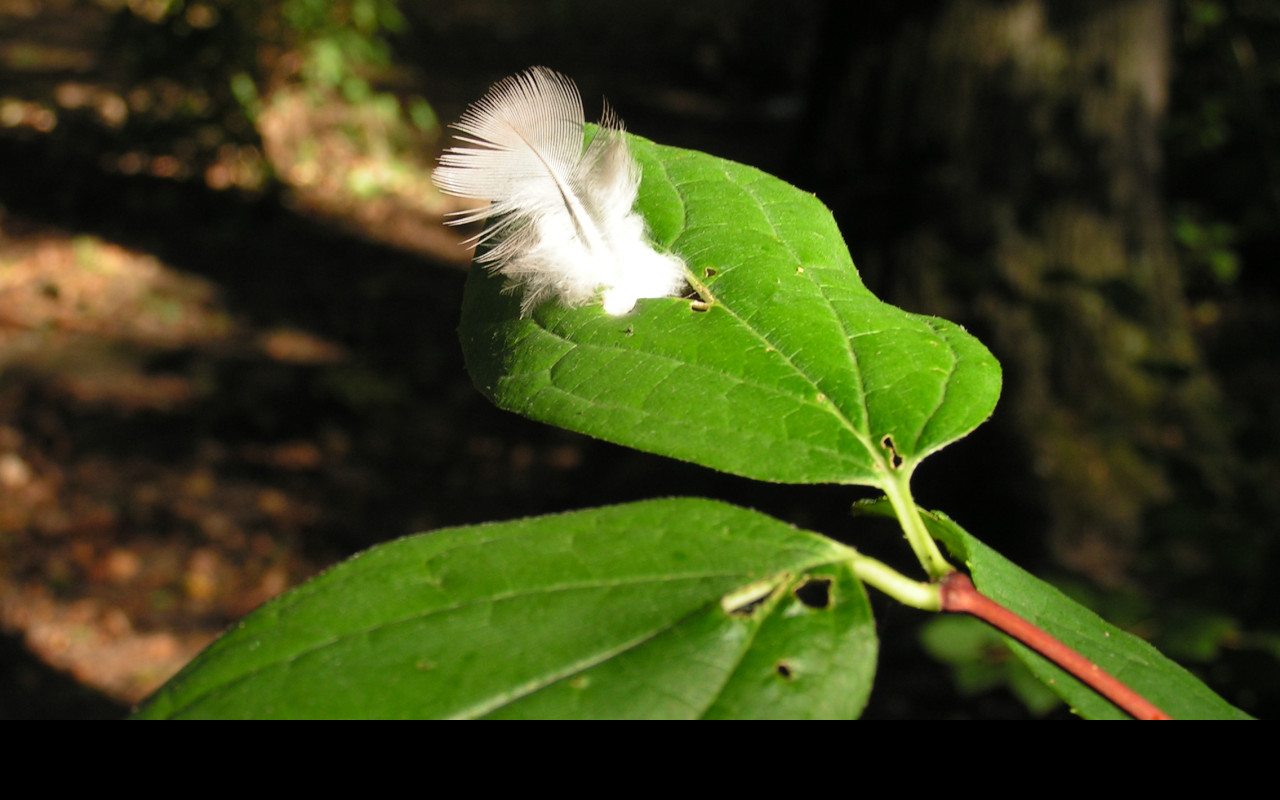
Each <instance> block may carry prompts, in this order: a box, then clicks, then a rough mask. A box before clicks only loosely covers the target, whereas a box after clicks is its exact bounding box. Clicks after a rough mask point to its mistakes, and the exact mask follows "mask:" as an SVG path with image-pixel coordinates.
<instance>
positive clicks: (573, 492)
mask: <svg viewBox="0 0 1280 800" xmlns="http://www.w3.org/2000/svg"><path fill="white" fill-rule="evenodd" d="M534 64H543V65H546V66H550V67H553V68H555V69H558V70H560V71H562V72H565V73H566V74H568V75H570V76H571V77H573V78H574V79H575V80H576V81H577V82H578V84H579V86H580V88H581V89H582V91H583V95H584V99H585V100H586V105H587V109H588V116H589V117H590V116H592V115H593V114H596V113H597V112H598V111H599V108H600V98H601V97H602V96H603V95H606V94H607V96H608V99H609V101H610V103H611V104H612V105H613V106H614V107H615V108H616V109H617V110H618V111H619V113H620V114H621V116H622V117H623V119H625V120H626V122H627V125H628V128H629V129H630V130H631V131H634V132H636V133H638V134H640V135H643V136H646V137H648V138H651V139H654V140H656V141H660V142H662V143H664V144H671V145H677V146H682V147H689V148H694V149H699V150H705V151H707V152H710V153H712V154H715V155H719V156H722V157H726V158H731V159H734V160H738V161H742V162H745V163H749V164H752V165H755V166H758V167H760V168H762V169H764V170H766V171H768V172H772V173H774V174H777V175H779V176H780V177H782V178H784V179H786V180H789V181H791V182H792V183H795V184H796V185H798V186H800V187H802V188H804V189H806V190H808V191H811V192H814V193H816V194H817V195H818V197H819V198H821V199H822V200H823V201H824V202H826V203H827V204H828V205H829V206H831V207H832V209H833V210H834V211H835V213H836V216H837V219H838V220H839V222H840V225H841V228H842V230H843V231H844V233H845V236H846V239H847V241H848V242H849V245H850V248H851V250H852V252H853V255H854V260H855V262H856V263H857V264H858V265H859V268H860V269H861V270H862V272H863V275H864V277H865V279H866V280H867V282H868V285H869V286H870V287H871V288H872V290H873V291H875V292H876V293H877V294H879V295H880V296H881V297H883V298H885V299H887V300H889V301H890V302H893V303H895V304H897V305H900V306H903V307H905V308H907V309H908V310H911V311H919V312H925V313H934V314H938V315H941V316H945V317H948V318H950V319H953V320H956V321H958V322H961V323H963V324H965V325H966V326H967V327H969V329H970V330H971V331H973V332H974V333H975V334H976V335H978V337H979V338H981V339H982V340H983V341H984V342H986V343H987V344H988V345H989V346H990V347H991V348H992V350H993V351H994V352H995V353H996V355H997V356H998V357H999V358H1000V360H1001V361H1002V363H1003V364H1004V366H1005V373H1006V385H1005V393H1004V396H1003V398H1002V400H1001V403H1000V405H999V407H998V408H997V410H996V415H995V417H994V418H993V420H992V421H991V422H989V423H988V424H987V425H985V426H983V428H981V429H980V430H979V431H978V432H977V433H976V434H974V435H973V436H971V437H970V438H968V439H966V440H964V441H962V442H960V443H958V444H956V445H953V446H952V447H950V448H948V449H947V450H945V451H943V452H942V453H940V454H938V455H936V456H934V457H933V458H932V459H930V461H929V462H928V463H927V464H926V465H925V466H924V467H923V468H922V469H921V470H920V472H919V473H918V474H917V477H916V481H915V491H916V494H917V498H918V499H919V501H920V502H921V503H922V504H923V505H925V506H926V507H932V508H938V509H941V510H944V511H946V512H947V513H948V514H950V515H951V516H953V517H955V518H956V519H957V520H959V521H960V522H961V523H962V524H963V525H965V526H966V527H967V528H968V529H969V530H970V531H972V532H973V533H975V534H976V535H978V536H979V537H980V538H982V539H983V540H985V541H986V542H987V543H989V544H991V545H992V546H994V547H996V548H997V549H999V550H1001V551H1002V552H1004V553H1005V554H1006V555H1008V556H1009V557H1011V558H1013V559H1015V560H1016V561H1018V562H1019V563H1021V564H1022V565H1023V566H1024V567H1027V568H1028V569H1030V570H1031V571H1032V572H1035V573H1036V574H1038V575H1040V576H1042V577H1046V578H1048V579H1050V580H1053V581H1054V582H1055V583H1057V584H1058V585H1059V586H1061V587H1062V588H1063V589H1064V590H1066V591H1068V592H1069V593H1070V594H1072V595H1073V596H1075V597H1077V599H1080V600H1081V601H1082V602H1085V603H1086V604H1089V605H1091V606H1092V607H1094V608H1095V609H1096V610H1098V611H1099V612H1100V613H1102V614H1103V615H1104V616H1106V617H1108V618H1109V619H1111V620H1112V621H1114V622H1116V623H1117V624H1120V625H1122V626H1124V627H1127V628H1129V629H1131V630H1133V631H1135V632H1137V633H1139V634H1141V635H1143V636H1145V637H1147V638H1148V639H1150V640H1152V641H1153V642H1154V643H1156V644H1157V645H1158V646H1159V647H1160V648H1162V649H1163V650H1164V651H1165V652H1166V653H1167V654H1169V655H1170V656H1172V657H1174V658H1175V659H1178V660H1179V661H1181V662H1182V663H1183V664H1185V665H1186V666H1187V667H1188V668H1190V669H1192V670H1193V671H1195V672H1197V673H1198V674H1199V675H1200V676H1201V677H1203V678H1204V679H1205V680H1206V681H1207V682H1208V683H1209V684H1210V685H1211V686H1212V687H1213V688H1215V689H1216V690H1217V691H1219V692H1220V693H1222V694H1223V695H1224V697H1226V698H1227V699H1228V700H1229V701H1230V702H1232V703H1235V704H1237V705H1239V706H1240V707H1242V708H1244V709H1245V710H1247V711H1250V712H1251V713H1254V714H1257V715H1261V716H1272V715H1274V714H1275V713H1276V712H1277V710H1278V704H1280V669H1277V666H1278V661H1277V660H1278V659H1280V603H1278V602H1277V598H1276V595H1273V594H1268V592H1267V590H1266V585H1267V584H1266V581H1267V579H1268V577H1267V576H1268V575H1271V574H1275V572H1276V570H1277V568H1278V567H1280V547H1278V544H1280V541H1278V539H1277V524H1276V522H1275V520H1276V519H1277V518H1278V515H1280V491H1278V487H1280V449H1278V448H1277V444H1278V443H1280V401H1278V400H1277V398H1278V397H1280V372H1278V371H1277V363H1278V359H1277V352H1276V346H1275V342H1276V341H1277V334H1280V281H1278V279H1277V277H1276V275H1277V273H1276V272H1274V271H1273V270H1274V269H1275V268H1274V265H1272V264H1271V258H1272V257H1273V254H1274V253H1276V252H1277V250H1278V248H1277V245H1278V244H1280V242H1278V241H1277V240H1278V239H1280V136H1278V135H1277V134H1278V133H1280V0H1234V1H1229V0H1107V1H1105V2H1104V1H1103V0H938V1H937V2H931V3H913V4H902V3H893V2H889V1H888V0H874V1H873V2H864V3H848V2H844V0H804V1H801V0H797V2H790V3H776V2H763V0H703V2H697V3H689V2H674V1H673V0H633V1H632V2H627V3H604V2H599V0H559V1H558V2H546V0H435V1H434V2H412V1H411V0H401V1H400V2H396V0H338V1H337V2H322V1H321V0H269V1H268V2H257V1H254V2H250V0H201V1H200V2H192V1H190V0H0V718H32V717H108V718H109V717H120V716H123V715H125V714H126V713H127V712H128V709H129V707H130V706H131V704H133V703H136V702H137V701H139V700H140V699H142V698H143V697H145V696H146V694H147V693H148V692H150V691H151V690H153V689H154V688H155V687H156V686H158V685H159V683H161V682H163V680H164V679H165V678H167V677H168V676H169V675H170V674H172V672H174V671H175V670H176V669H178V668H179V667H180V666H181V665H182V664H183V663H185V662H186V660H188V659H189V658H190V657H191V656H193V655H194V654H195V653H196V652H197V651H198V650H199V649H200V648H201V647H203V646H204V645H205V644H207V643H208V642H209V641H210V640H211V639H212V638H213V637H214V636H216V635H217V634H218V633H219V632H220V631H221V630H223V629H224V628H225V627H226V626H227V625H229V624H231V623H232V622H233V621H234V620H235V619H237V618H238V617H240V616H242V615H243V614H245V613H247V612H248V611H250V610H251V609H253V608H254V607H255V606H257V605H259V604H260V603H262V602H263V601H265V600H267V599H269V598H270V597H272V596H274V595H276V594H278V593H279V592H281V591H283V590H285V589H287V588H289V587H291V586H293V585H295V584H297V583H298V582H300V581H302V580H305V579H306V578H307V577H309V576H310V575H313V574H314V573H316V572H317V571H319V570H321V569H323V568H324V567H325V566H327V565H329V564H331V563H334V562H335V561H336V560H339V559H341V558H343V557H345V556H346V555H349V554H351V553H353V552H355V551H357V550H360V549H363V548H365V547H368V546H370V545H372V544H375V543H377V542H379V541H384V540H387V539H390V538H394V537H398V536H401V535H405V534H408V533H411V532H415V531H421V530H427V529H430V528H434V527H440V526H444V525H453V524H465V523H476V522H482V521H487V520H492V519H506V518H512V517H517V516H525V515H530V514H538V513H544V512H555V511H563V510H569V509H575V508H584V507H590V506H595V505H601V504H606V503H614V502H621V501H626V500H633V499H641V498H646V497H653V496H661V495H677V494H694V495H704V496H710V497H718V498H721V499H725V500H729V501H734V502H739V503H742V504H744V505H749V506H752V507H755V508H759V509H761V510H764V511H767V512H769V513H772V514H775V515H777V516H779V517H781V518H783V519H786V520H788V521H790V522H793V523H795V524H798V525H802V526H805V527H809V528H811V529H814V530H818V531H822V532H824V533H827V534H829V535H832V536H836V537H838V538H842V539H845V540H847V541H850V542H853V543H856V544H857V546H858V547H860V548H862V549H864V550H866V551H868V552H869V553H871V554H873V555H876V556H877V557H881V558H884V559H886V560H888V561H890V562H891V563H894V564H896V565H898V566H900V567H902V568H904V569H909V568H910V567H911V565H910V563H909V562H910V557H909V555H907V552H906V548H905V546H904V545H903V544H902V542H901V538H900V536H899V535H898V534H897V533H896V532H895V531H893V530H892V529H891V528H888V527H876V526H873V525H871V524H869V523H867V522H865V521H862V520H854V519H852V518H851V517H850V516H849V513H848V509H849V504H850V503H851V502H852V501H853V500H854V499H856V498H857V497H860V496H865V492H861V491H860V490H857V489H852V490H851V489H849V488H847V487H804V486H798V487H797V486H775V485H765V486H761V485H759V484H754V483H751V482H749V481H745V480H741V479H737V478H732V477H729V476H724V475H718V474H715V473H711V472H709V471H707V470H703V469H701V468H697V467H693V466H689V465H683V464H674V463H672V462H669V461H665V460H663V459H660V458H657V457H651V456H647V455H643V454H638V453H633V452H629V451H626V450H623V449H621V448H617V447H613V446H611V445H607V444H603V443H601V442H597V441H593V440H589V439H585V438H583V437H581V436H577V435H574V434H570V433H567V432H563V431H559V430H554V429H550V428H547V427H545V426H541V425H537V424H535V423H531V422H527V421H525V420H523V419H520V418H517V417H514V416H512V415H509V414H505V413H502V412H499V411H497V410H495V409H493V408H491V407H489V406H488V405H487V403H486V402H485V401H484V400H483V399H481V398H480V396H479V395H478V394H477V393H476V392H475V391H474V389H473V388H472V387H471V385H470V382H469V380H468V378H467V376H466V374H465V372H464V370H463V367H462V363H461V356H460V353H459V348H458V344H457V339H456V336H455V334H454V328H455V326H456V323H457V318H458V313H459V308H460V302H461V293H462V285H463V279H464V275H465V270H466V266H467V262H468V260H469V254H468V253H467V252H466V251H465V249H464V248H463V246H462V245H461V243H460V239H461V238H462V236H461V235H460V234H459V232H457V231H454V230H451V229H446V228H445V227H443V226H442V224H441V220H442V218H443V215H444V214H445V213H447V212H448V211H450V210H454V209H456V208H457V207H458V206H457V204H456V202H455V201H453V200H451V199H449V198H444V197H441V196H440V195H439V193H438V192H437V191H436V190H435V189H434V188H433V187H432V186H431V184H430V169H431V165H432V163H433V162H434V160H435V158H436V156H437V155H438V153H439V150H440V149H441V148H442V147H443V146H445V145H446V144H447V137H448V134H447V130H446V129H444V128H443V127H442V123H445V122H448V121H450V120H452V119H456V118H457V116H458V115H459V113H460V112H461V110H462V108H464V107H465V105H466V104H467V103H469V102H471V101H473V100H475V99H477V98H479V97H480V95H481V94H482V93H483V92H484V90H485V89H486V88H487V87H488V86H489V85H490V84H492V83H493V82H494V81H496V80H498V79H499V78H502V77H504V76H506V75H509V74H512V73H515V72H517V71H519V70H522V69H524V68H526V67H528V66H531V65H534ZM904 556H906V558H905V559H904ZM875 602H876V603H877V618H878V624H879V626H880V631H881V635H882V636H883V637H884V645H883V648H884V652H883V657H882V662H881V667H880V670H879V673H878V677H877V686H876V690H875V692H874V693H873V695H872V700H871V706H870V707H869V708H868V711H867V715H868V716H870V717H921V718H939V717H1017V716H1028V715H1036V716H1043V715H1059V716H1065V715H1066V713H1067V712H1066V711H1065V710H1064V709H1062V708H1061V707H1060V706H1058V707H1055V706H1054V704H1053V703H1052V701H1051V699H1049V698H1047V697H1046V696H1045V694H1044V692H1043V690H1042V689H1040V688H1038V686H1036V685H1033V682H1030V681H1029V680H1028V678H1027V676H1026V675H1025V674H1024V673H1022V672H1021V671H1020V670H1019V669H1018V668H1017V667H1016V666H1015V664H1014V663H1013V662H1011V661H1010V660H1009V658H1008V654H1007V652H1006V651H1004V650H1003V648H1002V646H1001V645H1000V643H999V639H998V637H994V636H993V635H991V634H988V633H987V632H986V631H985V630H983V629H982V628H980V627H979V626H976V625H972V624H969V623H968V621H967V620H964V619H934V618H932V617H929V616H928V615H923V614H920V613H917V612H914V611H911V610H909V609H905V608H902V607H898V606H896V605H895V604H893V603H891V602H887V601H884V600H883V598H877V599H876V600H875Z"/></svg>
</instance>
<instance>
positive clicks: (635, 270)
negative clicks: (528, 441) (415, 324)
mask: <svg viewBox="0 0 1280 800" xmlns="http://www.w3.org/2000/svg"><path fill="white" fill-rule="evenodd" d="M454 127H455V128H457V129H458V130H459V131H460V134H461V135H459V136H458V140H459V141H460V142H461V144H459V145H457V146H455V147H452V148H450V149H449V150H447V151H445V153H444V154H443V155H442V156H441V157H440V165H439V167H437V169H436V171H435V175H434V176H433V180H434V181H435V184H436V185H437V186H438V187H440V189H441V190H442V191H444V192H445V193H447V194H452V195H457V196H460V197H469V198H472V199H477V200H488V201H490V203H489V205H488V206H485V207H484V208H480V209H476V210H474V211H464V212H461V213H460V214H458V215H457V216H456V217H455V218H454V219H452V220H450V223H451V224H464V223H468V222H476V221H480V220H489V219H492V221H491V222H490V223H489V225H488V227H486V228H485V230H484V231H483V232H481V233H480V234H479V235H477V236H476V237H475V241H476V242H477V244H479V245H482V246H484V247H486V248H487V249H485V250H483V251H482V252H481V254H480V255H479V256H477V258H476V261H477V263H480V264H483V265H484V266H486V267H488V268H489V269H491V270H493V271H495V272H499V273H501V274H502V275H504V276H505V277H506V278H507V279H508V280H509V281H510V282H511V283H512V284H514V285H516V286H518V287H522V288H523V291H524V297H523V299H522V302H521V312H522V313H523V314H528V313H529V312H530V311H532V310H533V309H534V308H535V307H537V306H538V305H540V304H541V303H543V302H544V301H546V300H548V299H550V298H552V297H555V298H557V299H558V300H559V301H560V302H562V303H564V304H565V305H569V306H579V305H584V304H586V303H588V302H591V301H593V300H594V299H596V298H601V300H602V302H603V306H604V310H605V311H606V312H608V313H610V314H614V315H618V314H625V313H627V312H628V311H630V310H631V309H632V308H634V307H635V304H636V302H637V301H638V300H640V299H642V298H649V297H671V296H676V295H679V294H680V293H682V292H683V291H684V288H685V272H684V262H683V261H682V260H681V259H680V258H679V257H677V256H675V255H673V254H670V253H660V252H658V251H656V250H654V248H653V247H652V245H651V244H650V243H649V241H648V239H647V237H646V232H645V225H644V219H643V218H642V217H641V216H640V215H639V214H638V213H636V212H635V210H634V209H633V206H634V205H635V202H636V197H637V193H638V192H639V187H640V167H639V165H638V164H636V161H635V159H634V158H633V157H632V156H631V152H630V150H629V148H628V146H627V140H626V136H625V135H624V134H623V129H622V123H621V122H620V121H619V120H618V119H617V117H616V115H614V114H613V112H612V111H611V110H610V109H609V108H608V107H606V108H605V112H604V115H603V118H602V119H601V122H600V127H599V130H598V131H597V133H596V136H595V138H594V139H593V140H592V141H591V144H590V145H588V146H587V147H586V149H585V150H584V149H583V140H584V136H585V127H586V120H585V115H584V113H583V110H582V98H581V96H580V95H579V94H578V89H577V87H576V86H574V84H573V81H571V80H569V79H568V78H567V77H565V76H563V75H561V74H559V73H557V72H553V71H552V70H549V69H547V68H545V67H533V68H532V69H529V70H527V71H525V72H522V73H520V74H518V75H513V76H511V77H508V78H505V79H503V80H501V81H499V82H498V83H497V84H495V85H494V86H493V87H492V88H491V89H489V91H488V93H486V94H485V96H484V97H483V98H481V99H480V100H479V101H478V102H476V103H475V104H473V105H472V106H471V107H470V108H468V109H467V110H466V112H465V113H464V114H463V115H462V119H461V120H459V121H458V123H457V124H456V125H455V126H454Z"/></svg>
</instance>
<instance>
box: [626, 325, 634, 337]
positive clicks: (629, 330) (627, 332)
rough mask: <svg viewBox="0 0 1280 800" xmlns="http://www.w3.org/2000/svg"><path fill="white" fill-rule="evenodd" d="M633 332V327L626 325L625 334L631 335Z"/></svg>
mask: <svg viewBox="0 0 1280 800" xmlns="http://www.w3.org/2000/svg"><path fill="white" fill-rule="evenodd" d="M633 333H635V329H634V328H632V327H631V326H630V325H628V326H627V330H626V334H627V336H630V335H631V334H633Z"/></svg>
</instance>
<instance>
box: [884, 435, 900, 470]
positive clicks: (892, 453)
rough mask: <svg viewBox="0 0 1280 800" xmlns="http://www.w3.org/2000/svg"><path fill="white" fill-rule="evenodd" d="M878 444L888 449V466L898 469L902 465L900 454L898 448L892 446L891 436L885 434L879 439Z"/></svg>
mask: <svg viewBox="0 0 1280 800" xmlns="http://www.w3.org/2000/svg"><path fill="white" fill-rule="evenodd" d="M880 446H881V447H883V448H884V449H885V450H888V451H889V466H891V467H893V468H894V469H898V468H900V467H901V466H902V456H900V455H898V448H896V447H894V446H893V437H892V436H888V435H886V436H885V437H884V438H883V439H881V440H880Z"/></svg>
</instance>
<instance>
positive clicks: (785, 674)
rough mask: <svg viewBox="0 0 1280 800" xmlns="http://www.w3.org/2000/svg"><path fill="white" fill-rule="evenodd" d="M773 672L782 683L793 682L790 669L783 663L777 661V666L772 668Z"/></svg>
mask: <svg viewBox="0 0 1280 800" xmlns="http://www.w3.org/2000/svg"><path fill="white" fill-rule="evenodd" d="M774 671H776V672H777V673H778V676H779V677H780V678H782V679H783V680H784V681H791V680H795V676H794V675H792V674H791V667H790V666H788V664H787V662H785V661H779V662H778V666H776V667H774Z"/></svg>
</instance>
